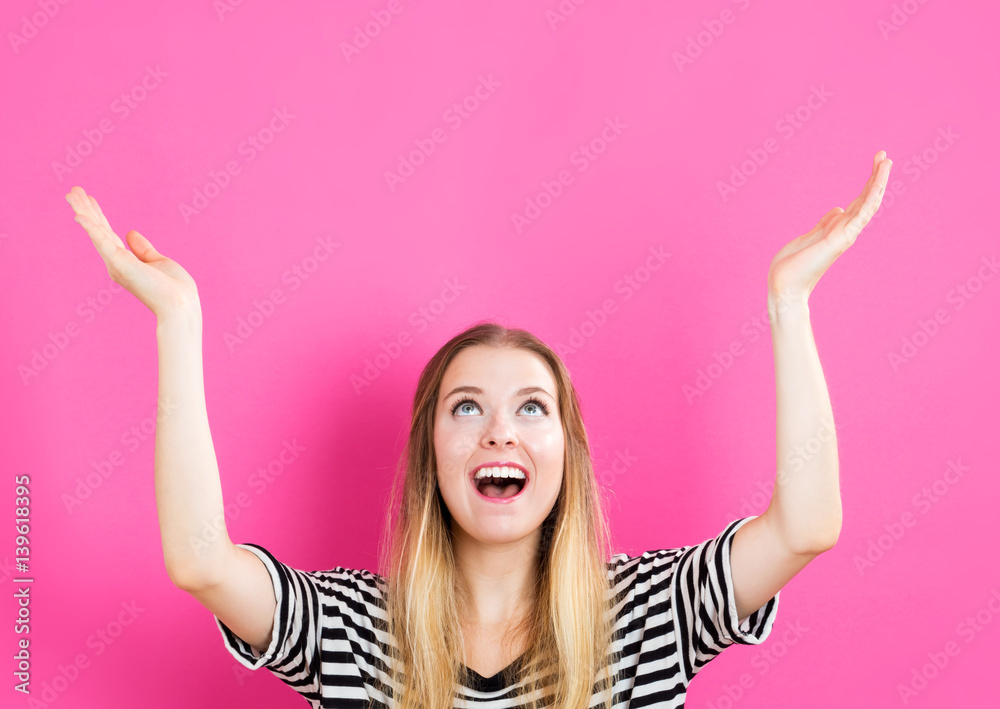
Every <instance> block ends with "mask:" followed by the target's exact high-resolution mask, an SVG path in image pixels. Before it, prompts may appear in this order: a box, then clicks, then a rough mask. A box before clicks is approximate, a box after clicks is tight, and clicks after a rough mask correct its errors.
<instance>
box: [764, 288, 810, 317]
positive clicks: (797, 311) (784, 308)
mask: <svg viewBox="0 0 1000 709" xmlns="http://www.w3.org/2000/svg"><path fill="white" fill-rule="evenodd" d="M767 314H768V317H769V318H770V320H771V324H772V325H774V324H775V323H779V322H783V321H786V322H794V321H798V320H802V319H805V320H808V319H809V297H808V296H789V295H785V294H781V293H774V292H771V291H769V292H768V294H767Z"/></svg>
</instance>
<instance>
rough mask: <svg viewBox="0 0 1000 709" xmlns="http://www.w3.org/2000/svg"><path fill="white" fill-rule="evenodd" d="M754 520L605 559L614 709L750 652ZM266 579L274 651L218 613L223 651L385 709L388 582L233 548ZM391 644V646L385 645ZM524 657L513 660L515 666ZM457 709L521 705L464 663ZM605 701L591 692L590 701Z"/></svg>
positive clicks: (758, 628) (761, 617)
mask: <svg viewBox="0 0 1000 709" xmlns="http://www.w3.org/2000/svg"><path fill="white" fill-rule="evenodd" d="M751 519H753V517H745V518H742V519H738V520H735V521H733V522H731V523H730V524H729V525H728V526H727V527H726V528H725V530H723V532H722V533H721V534H720V535H719V536H718V537H716V538H714V539H708V540H706V541H704V542H702V543H701V544H697V545H691V546H686V547H682V548H679V549H660V550H655V551H647V552H645V553H643V554H642V555H641V556H636V557H630V556H628V555H626V554H623V553H622V554H616V555H614V556H612V557H611V559H610V560H609V561H608V562H607V569H608V579H609V581H611V582H613V591H612V590H611V589H612V586H610V585H609V594H612V595H609V599H611V598H613V599H614V600H613V605H611V606H610V612H612V613H614V614H615V615H614V617H615V634H614V650H616V651H621V654H622V657H621V661H620V663H619V664H618V665H616V666H615V668H614V669H615V671H616V673H618V676H619V678H618V680H617V682H616V684H615V687H614V707H615V709H624V708H625V707H632V708H634V707H645V706H654V705H655V706H656V707H659V708H661V709H668V708H674V707H683V706H684V698H685V694H686V692H687V686H688V684H689V683H690V682H691V680H692V678H693V677H694V675H695V674H696V673H697V672H698V670H700V669H701V668H702V667H704V666H705V665H706V664H707V663H708V662H709V661H710V660H712V659H713V658H714V657H715V656H716V655H718V654H719V653H720V652H722V650H724V649H725V648H726V647H728V646H730V645H732V644H733V643H741V644H744V645H757V644H759V643H761V642H763V641H764V640H765V639H766V638H767V636H768V635H769V634H770V632H771V626H772V624H773V623H774V619H775V615H776V613H777V610H778V595H779V594H775V595H774V597H773V598H772V599H771V600H769V601H768V602H767V603H766V604H764V605H763V606H762V607H761V608H759V609H757V610H756V611H755V612H754V613H753V614H752V615H751V616H750V617H749V618H747V619H746V620H744V621H743V624H742V625H739V623H738V618H737V615H736V601H735V596H734V593H733V580H732V567H731V565H730V560H729V554H730V550H731V548H732V540H733V535H734V534H735V533H736V530H737V529H739V528H740V527H741V526H743V525H744V524H745V523H746V522H748V521H749V520H751ZM238 546H240V547H242V548H244V549H248V550H249V551H251V552H253V553H254V554H256V555H257V557H259V558H260V560H261V561H262V562H263V563H264V566H265V567H266V568H267V570H268V573H270V575H271V582H272V583H273V584H274V595H275V598H276V599H277V608H276V609H275V612H274V629H273V631H272V635H271V644H270V645H269V646H268V648H267V650H266V651H265V652H264V653H263V654H261V653H259V652H258V651H257V650H256V649H255V648H253V647H251V646H250V645H249V644H247V643H246V642H245V641H244V640H243V639H241V638H239V637H237V636H236V635H235V634H234V633H233V632H232V631H231V630H230V629H229V628H228V627H226V625H225V624H224V623H222V621H220V620H219V619H218V618H215V621H216V624H217V625H218V627H219V629H220V630H221V631H222V637H223V638H224V640H225V644H226V647H227V648H228V649H229V651H230V652H231V653H232V655H233V656H234V657H235V658H236V659H237V660H238V661H239V662H240V663H242V664H243V665H244V666H246V667H248V668H250V669H254V670H255V669H258V668H260V667H267V668H268V669H269V670H271V672H273V673H274V674H275V675H277V676H278V677H279V678H280V679H281V680H282V681H284V682H285V683H287V684H288V685H289V686H290V687H292V688H293V689H294V690H295V691H297V692H299V693H300V694H301V695H302V696H303V697H304V698H305V699H306V701H307V702H308V703H309V705H310V706H311V707H316V708H317V709H319V708H320V707H323V708H329V707H338V708H342V707H343V708H346V707H354V708H357V709H361V708H362V707H368V706H369V699H374V700H375V702H373V703H372V705H371V706H373V707H376V708H377V709H386V708H387V707H388V706H389V705H388V689H389V687H390V686H393V685H391V680H390V673H389V667H388V665H387V662H388V661H389V657H388V655H387V654H385V653H384V652H383V649H382V648H383V644H384V643H387V642H389V638H388V636H387V632H386V620H385V619H386V615H385V606H384V603H383V602H382V599H383V596H382V593H383V590H384V588H385V586H384V583H385V580H384V579H383V577H382V576H380V575H378V574H374V573H372V572H371V571H367V570H358V569H345V568H343V567H340V566H338V567H336V568H334V569H333V570H331V571H309V572H306V571H299V570H297V569H292V568H290V567H288V566H286V565H284V564H282V563H281V562H279V561H278V560H277V559H275V558H274V557H273V556H272V555H271V554H270V553H269V552H268V551H266V550H265V549H264V548H263V547H260V546H258V545H256V544H239V545H238ZM391 645H392V646H395V643H391ZM520 659H521V658H518V660H517V661H515V662H519V661H520ZM464 672H465V674H464V676H463V677H462V679H461V686H460V692H459V697H460V699H458V700H456V704H455V707H463V708H464V707H475V708H476V709H501V708H508V707H509V708H516V707H519V706H521V704H520V703H519V702H523V701H524V697H521V698H520V699H517V698H514V697H512V696H511V691H510V690H511V687H505V686H504V685H503V682H502V674H501V673H498V674H496V675H494V676H493V677H489V678H486V677H482V676H481V675H479V674H477V673H476V672H474V671H472V670H470V669H469V668H464ZM601 698H602V697H600V696H599V695H597V694H595V695H594V696H593V698H592V703H591V706H596V705H597V704H598V702H599V701H600V699H601Z"/></svg>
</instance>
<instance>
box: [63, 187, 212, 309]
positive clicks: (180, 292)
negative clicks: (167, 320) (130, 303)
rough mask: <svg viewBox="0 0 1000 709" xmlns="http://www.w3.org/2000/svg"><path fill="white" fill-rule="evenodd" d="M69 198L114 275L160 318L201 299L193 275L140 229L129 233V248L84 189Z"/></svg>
mask: <svg viewBox="0 0 1000 709" xmlns="http://www.w3.org/2000/svg"><path fill="white" fill-rule="evenodd" d="M66 200H67V201H68V202H69V203H70V205H72V207H73V210H74V211H75V212H76V215H77V217H76V218H77V221H78V222H79V223H80V225H81V226H82V227H83V228H84V229H86V230H87V234H89V235H90V239H91V241H92V242H93V243H94V246H95V248H96V249H97V251H98V253H99V254H100V255H101V257H102V258H103V259H104V264H105V266H107V269H108V274H109V275H110V276H111V278H112V279H113V280H114V281H115V282H117V283H120V284H121V285H123V286H125V288H127V289H128V290H129V292H130V293H132V294H133V295H134V296H135V297H137V298H138V299H139V300H140V301H142V303H143V304H144V305H145V306H146V307H147V308H149V309H150V310H152V311H153V313H154V314H155V315H156V316H157V317H160V316H162V315H165V314H166V313H168V312H170V311H171V310H174V309H178V308H183V307H186V306H189V305H193V304H195V303H197V302H198V288H197V286H196V285H195V282H194V279H193V278H192V277H191V275H190V274H189V273H188V272H187V271H185V270H184V269H183V268H182V267H181V265H180V264H179V263H177V262H176V261H173V260H171V259H169V258H167V257H166V256H163V255H162V254H160V253H158V252H157V251H156V249H154V248H153V246H152V244H150V243H149V241H148V240H147V239H146V238H145V237H144V236H142V235H141V234H140V233H139V232H137V231H130V232H128V233H127V234H126V238H128V241H129V247H130V248H126V247H125V244H124V242H123V241H122V240H121V238H120V237H119V236H118V235H117V234H115V232H114V230H112V228H111V225H110V224H109V223H108V220H107V217H105V216H104V212H103V211H102V210H101V207H100V205H98V203H97V200H96V199H94V198H93V197H92V196H90V195H88V194H87V193H86V192H84V191H83V189H82V188H80V187H74V188H73V189H71V190H70V192H69V194H68V195H66ZM130 249H131V250H130Z"/></svg>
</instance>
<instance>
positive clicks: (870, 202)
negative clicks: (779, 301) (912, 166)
mask: <svg viewBox="0 0 1000 709" xmlns="http://www.w3.org/2000/svg"><path fill="white" fill-rule="evenodd" d="M891 167H892V161H891V160H887V159H886V158H885V151H881V150H880V151H879V152H878V153H876V154H875V162H874V165H873V166H872V174H871V176H870V177H869V178H868V183H867V184H866V185H865V188H864V190H862V192H861V194H860V195H859V196H858V197H857V198H856V199H855V200H854V201H853V202H851V204H850V205H848V207H847V209H846V210H845V209H841V208H840V207H834V208H833V209H831V210H830V211H829V212H827V213H826V215H824V216H823V218H822V219H820V220H819V223H818V224H817V225H816V226H815V227H813V229H812V231H809V232H808V233H806V234H803V235H802V236H800V237H798V238H796V239H793V240H792V241H791V242H789V243H788V244H786V245H785V247H784V248H783V249H781V251H779V252H778V254H777V255H776V256H775V257H774V259H773V260H772V261H771V269H770V272H769V273H768V276H767V286H768V295H769V296H772V297H781V298H789V299H799V300H803V301H804V300H806V299H808V297H809V294H810V293H812V290H813V288H815V287H816V283H817V282H818V281H819V279H820V277H821V276H822V275H823V274H824V273H826V270H827V269H828V268H829V267H830V265H831V264H832V263H833V262H834V261H836V260H837V258H838V257H839V256H840V255H841V254H842V253H844V252H845V251H846V250H847V249H848V248H849V247H850V246H851V244H853V243H854V241H855V239H857V238H858V234H860V233H861V230H862V229H864V227H865V225H866V224H867V223H868V222H869V221H870V220H871V218H872V216H873V215H874V214H875V212H876V211H878V208H879V205H880V204H881V203H882V195H883V194H885V185H886V183H887V182H888V180H889V170H890V168H891Z"/></svg>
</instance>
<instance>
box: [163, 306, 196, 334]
mask: <svg viewBox="0 0 1000 709" xmlns="http://www.w3.org/2000/svg"><path fill="white" fill-rule="evenodd" d="M167 333H169V334H175V333H198V334H200V333H201V303H199V302H197V301H195V302H193V303H189V304H187V305H184V306H183V307H178V308H174V309H172V310H169V311H167V312H166V313H163V314H161V315H159V316H158V317H157V318H156V334H157V335H160V334H167Z"/></svg>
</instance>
